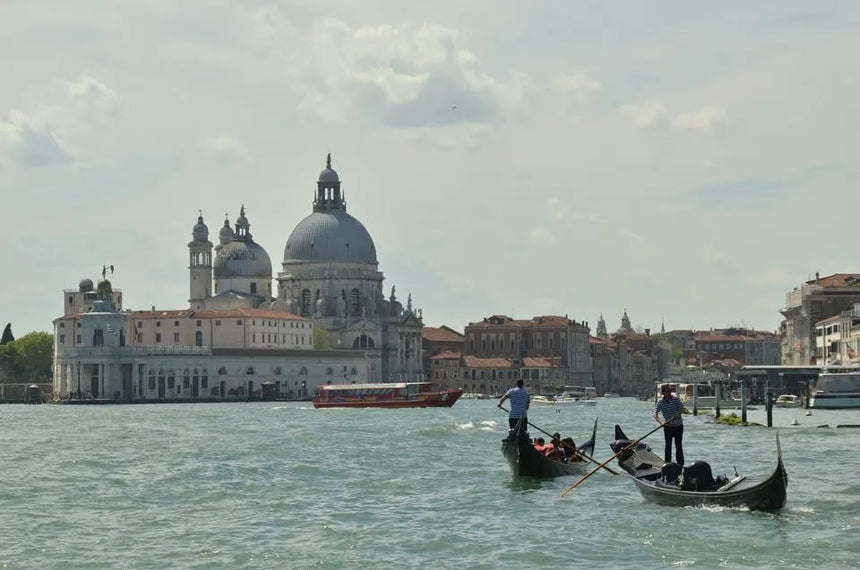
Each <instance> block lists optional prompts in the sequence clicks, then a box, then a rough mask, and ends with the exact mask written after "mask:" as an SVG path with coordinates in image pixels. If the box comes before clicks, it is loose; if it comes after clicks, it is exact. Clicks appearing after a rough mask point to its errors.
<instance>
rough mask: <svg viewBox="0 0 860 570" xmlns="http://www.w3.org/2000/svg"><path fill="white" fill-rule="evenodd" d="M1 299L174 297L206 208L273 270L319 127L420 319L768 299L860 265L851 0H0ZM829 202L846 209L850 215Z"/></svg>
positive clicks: (17, 310)
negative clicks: (78, 292)
mask: <svg viewBox="0 0 860 570" xmlns="http://www.w3.org/2000/svg"><path fill="white" fill-rule="evenodd" d="M0 22H2V24H0V52H2V53H3V54H4V56H3V57H0V191H2V198H3V208H2V211H3V223H2V226H0V237H2V240H3V243H5V244H6V245H5V246H4V247H3V248H2V250H0V251H2V253H0V256H2V257H0V262H2V268H3V276H2V279H0V321H2V322H0V326H2V325H5V323H6V322H9V321H11V322H12V330H13V332H14V333H15V334H16V336H19V337H20V336H22V335H24V334H26V333H27V332H30V331H33V330H40V331H51V330H52V324H51V321H52V320H53V319H54V318H56V317H58V316H60V315H62V311H63V304H62V303H63V296H62V290H63V289H64V288H76V287H77V284H78V281H79V280H80V279H82V278H84V277H89V278H91V279H93V280H94V281H95V280H96V278H97V277H100V270H101V267H102V266H103V265H105V264H113V265H114V266H115V268H116V270H115V273H114V275H113V276H112V277H111V278H112V282H113V284H114V287H116V288H120V289H122V290H123V293H124V297H125V299H124V301H125V308H127V309H145V308H149V307H151V306H153V305H154V306H156V307H157V308H162V309H180V308H185V307H187V306H188V304H187V299H188V271H187V267H188V250H187V244H188V242H189V241H190V240H191V229H192V227H193V225H194V224H195V222H196V218H197V213H198V210H202V211H203V215H204V218H205V220H206V222H207V224H208V225H209V228H210V232H211V234H213V235H212V238H213V239H212V241H217V231H218V229H219V228H220V226H221V225H222V224H223V220H224V215H225V213H226V214H229V217H230V220H231V223H232V222H233V221H235V219H236V217H237V216H238V213H239V207H240V205H241V204H244V205H245V208H246V211H247V216H248V219H249V220H250V223H251V233H252V234H253V236H254V239H255V241H257V243H259V244H260V245H262V246H263V247H264V248H265V249H266V250H267V252H268V253H269V256H270V257H271V259H272V263H273V269H274V271H275V272H277V271H279V270H280V262H281V260H282V259H283V250H284V245H285V243H286V241H287V238H288V237H289V235H290V232H291V231H292V229H293V228H294V227H295V225H296V224H297V223H298V222H299V221H301V220H302V219H303V218H304V217H305V216H306V215H307V214H309V213H310V211H311V201H312V198H313V192H314V189H315V181H316V179H317V176H318V174H319V171H320V170H321V169H322V168H323V166H324V165H325V155H326V153H328V152H331V153H332V159H333V160H332V163H333V167H334V168H335V169H336V170H337V171H338V172H339V174H340V177H341V180H342V182H343V188H344V190H345V193H346V198H347V201H348V211H349V212H350V213H351V214H352V215H353V216H355V217H356V218H358V219H359V220H360V221H361V222H362V223H363V224H364V225H365V227H366V228H367V229H368V231H369V232H370V235H371V236H372V237H373V239H374V241H375V243H376V248H377V253H378V257H379V268H380V270H381V271H382V272H383V273H384V275H385V277H386V280H385V284H384V288H385V293H386V296H387V295H388V292H389V291H390V288H391V286H392V285H396V287H397V293H398V297H399V298H401V300H404V301H405V298H406V296H407V294H409V293H411V294H412V299H413V305H414V306H415V307H420V308H422V309H423V314H424V321H425V324H427V325H433V326H439V325H443V324H445V325H448V326H451V327H453V328H456V329H459V330H462V329H463V327H464V326H465V325H466V324H467V323H469V322H470V321H477V320H480V319H482V318H483V317H486V316H489V315H492V314H500V313H501V314H507V315H510V316H512V317H516V318H528V317H531V316H533V315H545V314H562V315H563V314H567V315H568V316H570V317H571V318H573V319H576V320H581V321H588V322H589V324H590V326H591V327H592V330H593V329H594V328H595V327H596V323H597V319H598V317H599V315H600V314H601V313H603V315H604V316H605V318H606V321H607V326H608V328H609V329H610V330H614V329H616V328H618V326H620V319H621V315H622V313H623V311H624V310H625V308H626V309H627V311H628V313H629V315H630V318H631V321H632V323H633V325H634V327H636V328H652V329H655V330H658V329H659V328H660V323H661V319H665V325H666V328H667V329H675V328H693V329H698V330H706V329H709V328H712V327H713V328H716V327H724V326H729V325H746V326H749V327H754V328H756V329H762V330H775V329H776V328H777V327H778V326H779V322H780V318H781V317H780V314H779V310H780V309H781V308H782V307H783V306H784V304H785V293H786V292H788V291H790V290H791V289H792V288H793V287H796V286H799V285H800V284H801V283H802V282H803V281H805V280H807V279H809V278H810V277H811V276H814V274H815V272H816V271H817V272H820V273H821V275H827V274H831V273H841V272H857V271H860V267H858V261H857V260H858V248H857V243H858V240H857V230H856V222H855V220H856V218H857V212H858V206H860V198H858V186H857V184H858V182H857V181H858V180H860V176H858V174H860V173H858V164H860V161H858V149H860V135H858V126H860V66H858V63H860V33H858V32H860V3H858V2H856V1H853V0H846V1H843V2H840V1H838V0H834V1H830V2H813V1H809V2H797V1H791V0H780V1H769V2H752V3H750V2H731V1H725V2H708V3H706V2H689V1H687V0H684V1H681V0H679V1H677V2H670V1H650V2H605V1H595V2H574V1H573V0H561V1H553V0H543V1H541V2H512V1H510V0H488V1H469V2H463V1H449V0H436V1H434V2H422V3H416V2H403V1H402V0H392V1H366V2H356V1H354V0H344V1H323V0H306V1H282V2H256V1H252V0H242V1H226V0H210V1H206V2H191V1H188V2H185V1H183V2H177V1H175V0H170V1H167V0H146V1H138V2H131V1H129V2H116V1H114V0H90V1H87V2H82V1H75V0H61V1H47V0H42V1H39V2H33V1H30V0H4V1H3V2H2V3H0ZM843 212H845V213H847V215H845V214H843Z"/></svg>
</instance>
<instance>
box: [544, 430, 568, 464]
mask: <svg viewBox="0 0 860 570" xmlns="http://www.w3.org/2000/svg"><path fill="white" fill-rule="evenodd" d="M561 447H562V445H561V434H559V433H558V432H556V433H554V434H552V440H550V442H549V443H548V444H547V449H546V450H545V451H544V455H546V456H547V457H549V458H550V459H552V460H554V461H564V451H562V449H561Z"/></svg>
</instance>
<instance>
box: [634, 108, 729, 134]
mask: <svg viewBox="0 0 860 570" xmlns="http://www.w3.org/2000/svg"><path fill="white" fill-rule="evenodd" d="M620 110H621V113H622V114H623V115H625V116H626V117H627V118H628V119H630V121H631V122H632V123H633V124H634V125H635V126H637V127H639V128H642V129H662V128H666V127H672V128H674V129H677V130H680V131H700V132H706V133H713V132H717V131H720V130H722V129H724V128H725V127H726V125H727V113H726V110H725V108H723V107H721V106H719V105H706V106H703V107H701V108H699V109H698V110H696V111H689V112H683V113H678V114H675V115H673V114H672V113H670V111H669V108H668V107H667V106H666V105H665V104H664V103H663V102H661V101H649V102H646V103H638V104H633V103H628V104H625V105H621V107H620Z"/></svg>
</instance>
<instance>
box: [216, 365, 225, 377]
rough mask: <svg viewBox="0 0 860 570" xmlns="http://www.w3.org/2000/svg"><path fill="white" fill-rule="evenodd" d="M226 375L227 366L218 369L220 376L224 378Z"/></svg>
mask: <svg viewBox="0 0 860 570" xmlns="http://www.w3.org/2000/svg"><path fill="white" fill-rule="evenodd" d="M225 374H227V367H226V366H222V367H221V368H219V369H218V376H224V375H225Z"/></svg>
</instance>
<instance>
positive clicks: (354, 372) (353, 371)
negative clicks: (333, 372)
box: [349, 368, 358, 376]
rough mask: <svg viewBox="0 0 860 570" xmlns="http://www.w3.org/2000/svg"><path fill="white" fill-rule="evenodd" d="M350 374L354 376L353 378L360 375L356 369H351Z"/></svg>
mask: <svg viewBox="0 0 860 570" xmlns="http://www.w3.org/2000/svg"><path fill="white" fill-rule="evenodd" d="M349 373H350V374H352V375H353V376H355V375H356V374H358V370H356V369H355V368H352V369H350V371H349Z"/></svg>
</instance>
